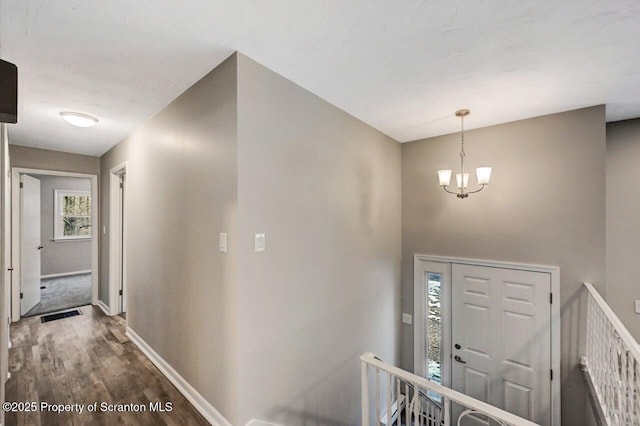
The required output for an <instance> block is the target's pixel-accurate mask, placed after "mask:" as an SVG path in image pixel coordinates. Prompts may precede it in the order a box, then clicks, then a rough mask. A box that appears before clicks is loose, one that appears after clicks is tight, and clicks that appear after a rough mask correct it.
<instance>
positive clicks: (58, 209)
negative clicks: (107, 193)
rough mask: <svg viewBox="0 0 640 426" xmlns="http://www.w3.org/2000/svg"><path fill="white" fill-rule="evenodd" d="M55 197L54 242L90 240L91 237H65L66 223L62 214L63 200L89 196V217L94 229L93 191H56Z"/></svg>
mask: <svg viewBox="0 0 640 426" xmlns="http://www.w3.org/2000/svg"><path fill="white" fill-rule="evenodd" d="M53 192H54V196H53V200H54V201H53V202H54V205H53V241H83V240H90V239H91V234H90V235H63V233H64V222H63V220H62V218H63V217H64V215H63V214H62V202H61V201H62V198H63V197H65V196H67V195H80V196H87V197H89V199H91V210H92V211H91V213H90V214H89V216H87V217H89V218H90V219H92V220H91V226H92V227H93V208H94V206H93V199H92V197H91V191H79V190H71V189H54V190H53Z"/></svg>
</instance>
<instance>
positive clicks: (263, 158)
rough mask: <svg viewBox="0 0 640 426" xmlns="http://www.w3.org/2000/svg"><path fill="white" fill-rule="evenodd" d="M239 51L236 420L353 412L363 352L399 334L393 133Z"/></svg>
mask: <svg viewBox="0 0 640 426" xmlns="http://www.w3.org/2000/svg"><path fill="white" fill-rule="evenodd" d="M238 63H239V67H238V73H239V77H238V145H239V147H238V156H239V157H238V203H239V220H238V223H239V226H240V228H239V239H240V242H239V250H240V254H239V256H240V257H239V259H240V263H239V266H240V267H239V280H238V282H239V295H238V300H239V301H240V303H239V304H238V307H239V326H238V329H239V331H240V342H239V351H238V354H239V357H240V358H239V359H240V364H239V365H240V387H239V389H240V393H239V398H240V414H239V422H238V423H237V424H244V423H245V422H246V421H247V420H249V419H251V418H259V419H265V420H270V421H274V422H276V423H279V424H283V425H302V424H304V425H327V424H332V425H354V424H359V421H360V420H359V419H360V369H359V368H360V367H359V366H360V364H359V359H358V358H359V356H360V355H361V354H362V353H363V352H366V351H373V352H377V353H378V354H379V355H380V356H382V357H383V358H384V359H385V360H386V361H388V362H391V363H394V362H395V361H396V359H397V358H396V350H397V348H398V347H399V344H400V342H399V338H398V337H399V334H398V331H399V329H398V327H399V319H400V292H399V286H400V231H401V228H400V210H399V205H400V196H401V192H400V160H401V158H400V145H399V144H398V143H397V142H395V141H394V140H393V139H391V138H389V137H387V136H385V135H383V134H382V133H380V132H378V131H376V130H374V129H372V128H371V127H369V126H367V125H365V124H364V123H362V122H360V121H358V120H356V119H355V118H353V117H351V116H350V115H348V114H346V113H345V112H343V111H341V110H339V109H337V108H335V107H334V106H332V105H330V104H328V103H327V102H325V101H323V100H322V99H320V98H318V97H316V96H315V95H313V94H311V93H309V92H307V91H306V90H304V89H302V88H301V87H299V86H297V85H295V84H293V83H292V82H290V81H288V80H286V79H285V78H283V77H281V76H279V75H277V74H275V73H273V72H271V71H270V70H268V69H266V68H264V67H262V66H260V65H259V64H257V63H255V62H253V61H252V60H250V59H249V58H247V57H245V56H242V55H238ZM255 233H265V234H266V251H265V252H263V253H255V252H254V234H255Z"/></svg>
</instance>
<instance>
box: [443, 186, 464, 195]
mask: <svg viewBox="0 0 640 426" xmlns="http://www.w3.org/2000/svg"><path fill="white" fill-rule="evenodd" d="M442 189H444V190H445V192H448V193H449V194H455V195H458V194H460V193H459V192H453V191H449V190H448V189H447V185H442Z"/></svg>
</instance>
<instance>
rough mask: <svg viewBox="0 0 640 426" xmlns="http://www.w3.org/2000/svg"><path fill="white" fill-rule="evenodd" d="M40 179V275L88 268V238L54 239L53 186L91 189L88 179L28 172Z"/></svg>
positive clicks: (89, 251)
mask: <svg viewBox="0 0 640 426" xmlns="http://www.w3.org/2000/svg"><path fill="white" fill-rule="evenodd" d="M30 176H33V177H35V178H36V179H39V180H40V211H41V214H40V235H41V237H40V241H41V244H42V245H43V246H44V249H42V252H41V253H42V255H41V271H40V273H41V274H42V275H50V274H62V273H66V272H77V271H88V270H91V238H88V239H83V240H76V241H74V240H67V241H57V242H56V241H53V227H54V225H53V223H54V217H53V214H54V204H55V196H54V191H55V190H56V189H67V190H74V191H91V180H89V179H82V178H72V177H62V176H47V175H37V174H30Z"/></svg>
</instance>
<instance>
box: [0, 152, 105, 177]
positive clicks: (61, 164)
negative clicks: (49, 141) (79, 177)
mask: <svg viewBox="0 0 640 426" xmlns="http://www.w3.org/2000/svg"><path fill="white" fill-rule="evenodd" d="M9 154H10V156H11V167H25V168H29V169H40V170H58V171H62V172H74V173H88V174H93V175H97V174H99V173H100V158H99V157H92V156H90V155H80V154H69V153H67V152H59V151H50V150H47V149H39V148H29V147H26V146H19V145H9Z"/></svg>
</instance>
